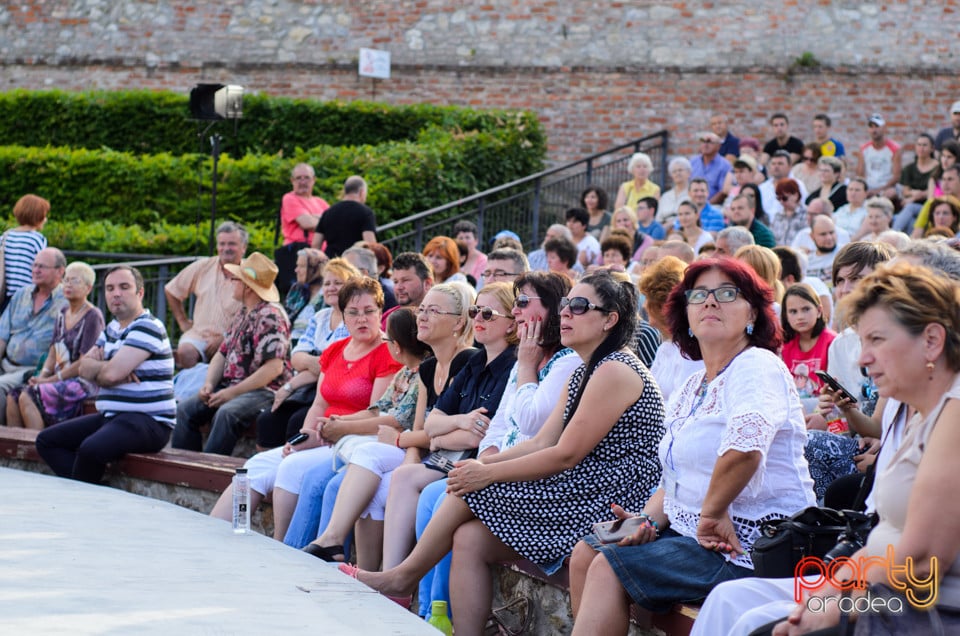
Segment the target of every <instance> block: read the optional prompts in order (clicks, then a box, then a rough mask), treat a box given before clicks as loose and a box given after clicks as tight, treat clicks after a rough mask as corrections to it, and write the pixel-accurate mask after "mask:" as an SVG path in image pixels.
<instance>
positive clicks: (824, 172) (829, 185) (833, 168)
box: [805, 157, 847, 210]
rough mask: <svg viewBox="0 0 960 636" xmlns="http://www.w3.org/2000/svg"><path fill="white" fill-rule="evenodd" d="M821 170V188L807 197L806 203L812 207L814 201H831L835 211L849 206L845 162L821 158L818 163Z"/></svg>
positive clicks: (831, 158)
mask: <svg viewBox="0 0 960 636" xmlns="http://www.w3.org/2000/svg"><path fill="white" fill-rule="evenodd" d="M817 168H818V169H819V170H820V187H819V188H818V189H816V190H814V191H813V192H811V193H810V195H809V196H807V198H806V200H805V203H806V204H807V205H810V202H811V201H813V200H814V199H829V200H830V203H832V204H833V209H834V210H837V209H839V208H840V207H842V206H844V205H846V204H847V186H846V185H844V183H843V179H842V178H841V177H842V175H843V162H842V161H840V160H839V159H837V158H836V157H820V161H818V162H817Z"/></svg>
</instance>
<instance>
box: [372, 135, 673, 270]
mask: <svg viewBox="0 0 960 636" xmlns="http://www.w3.org/2000/svg"><path fill="white" fill-rule="evenodd" d="M667 141H668V138H667V131H665V130H664V131H660V132H658V133H655V134H653V135H648V136H646V137H642V138H640V139H635V140H633V141H630V142H628V143H625V144H622V145H620V146H617V147H615V148H612V149H610V150H606V151H604V152H599V153H596V154H593V155H590V156H589V157H586V158H584V159H581V160H579V161H575V162H573V163H568V164H565V165H563V166H559V167H557V168H553V169H550V170H545V171H543V172H539V173H537V174H535V175H531V176H529V177H525V178H523V179H519V180H517V181H513V182H511V183H507V184H505V185H502V186H499V187H497V188H493V189H491V190H486V191H484V192H480V193H478V194H474V195H472V196H469V197H465V198H463V199H460V200H458V201H454V202H452V203H448V204H446V205H442V206H440V207H437V208H433V209H430V210H427V211H425V212H420V213H419V214H414V215H412V216H409V217H407V218H405V219H398V220H396V221H393V222H391V223H387V224H385V225H382V226H380V227H378V228H377V236H378V237H380V241H381V242H382V243H383V244H384V245H386V246H387V247H389V248H390V251H391V252H393V253H394V254H397V253H399V252H405V251H414V252H420V251H421V250H422V249H423V246H424V245H425V244H426V243H427V241H429V240H430V239H431V238H432V237H434V236H437V235H450V232H451V228H452V226H453V224H454V223H455V222H456V221H459V220H460V219H468V220H470V221H473V222H474V223H476V224H477V227H478V228H479V231H480V236H479V238H480V240H481V245H484V244H489V239H490V238H492V237H493V236H494V235H495V234H496V233H497V232H499V231H500V230H510V231H512V232H515V233H516V234H517V235H519V236H520V239H521V241H522V242H523V244H524V247H525V248H526V249H527V250H532V249H536V248H537V247H539V245H540V243H541V241H542V240H543V237H544V235H545V234H546V231H547V228H548V227H549V226H550V225H551V224H553V223H563V213H564V212H565V211H566V210H567V208H570V207H574V206H577V205H579V200H580V193H581V192H582V191H583V190H584V189H585V188H586V187H587V186H589V185H596V186H600V187H601V188H603V189H604V190H606V192H607V193H608V194H609V195H610V200H611V205H612V203H613V199H614V198H615V197H616V194H617V189H618V188H619V187H620V184H621V183H623V182H624V181H627V180H628V179H630V178H631V177H630V175H629V174H628V173H627V163H628V162H629V161H630V157H631V155H633V153H635V152H645V153H647V154H648V155H649V156H650V159H651V160H652V161H653V172H652V174H651V178H652V179H653V180H654V181H655V182H657V183H659V184H661V185H662V186H663V187H664V188H666V187H667V183H668V182H667Z"/></svg>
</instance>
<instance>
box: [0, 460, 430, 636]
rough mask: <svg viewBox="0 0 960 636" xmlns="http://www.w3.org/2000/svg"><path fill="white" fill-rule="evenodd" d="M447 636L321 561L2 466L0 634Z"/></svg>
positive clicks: (151, 505) (192, 515)
mask: <svg viewBox="0 0 960 636" xmlns="http://www.w3.org/2000/svg"><path fill="white" fill-rule="evenodd" d="M308 633H309V634H311V635H321V636H334V635H340V634H364V635H365V636H380V635H381V634H402V635H408V634H409V635H411V636H415V635H417V634H424V635H427V636H433V635H435V634H437V633H438V632H437V631H436V630H434V629H433V628H432V627H430V626H428V625H427V624H426V623H425V622H424V621H423V620H421V619H420V618H418V617H417V616H415V615H414V614H411V613H409V612H406V611H405V610H403V609H402V608H400V607H399V606H397V605H395V604H394V603H392V602H391V601H389V600H387V599H386V598H384V597H382V596H380V595H379V594H377V593H376V592H373V591H372V590H370V589H369V588H367V587H365V586H364V585H362V584H360V583H358V582H357V581H354V580H352V579H350V578H349V577H347V576H345V575H343V574H341V573H340V572H338V571H337V570H336V568H334V567H331V566H328V565H325V564H323V563H321V562H320V561H318V560H317V559H316V558H314V557H312V556H310V555H307V554H305V553H302V552H300V551H298V550H294V549H292V548H289V547H287V546H285V545H283V544H280V543H278V542H276V541H273V540H272V539H269V538H267V537H264V536H262V535H259V534H251V535H234V534H233V531H232V528H231V527H230V525H229V524H226V523H224V522H222V521H219V520H215V519H211V518H209V517H207V516H204V515H202V514H199V513H196V512H193V511H190V510H186V509H184V508H180V507H179V506H175V505H173V504H169V503H166V502H162V501H157V500H154V499H148V498H145V497H140V496H138V495H132V494H130V493H126V492H123V491H120V490H116V489H113V488H107V487H102V486H91V485H88V484H83V483H79V482H74V481H70V480H66V479H59V478H56V477H50V476H47V475H40V474H36V473H28V472H21V471H18V470H11V469H7V468H0V634H3V635H19V634H24V635H27V634H30V635H34V634H71V635H80V634H111V635H112V634H137V635H141V634H176V635H177V636H186V635H190V634H283V635H290V634H308Z"/></svg>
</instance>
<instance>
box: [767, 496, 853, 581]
mask: <svg viewBox="0 0 960 636" xmlns="http://www.w3.org/2000/svg"><path fill="white" fill-rule="evenodd" d="M846 529H847V521H846V519H845V518H844V516H843V513H841V512H839V511H837V510H833V509H832V508H820V507H817V506H810V507H809V508H806V509H804V510H801V511H800V512H798V513H796V514H795V515H793V516H792V517H788V518H786V519H776V520H773V521H768V522H766V523H764V524H763V525H762V526H761V527H760V533H761V536H760V538H759V539H757V540H756V541H755V542H754V544H753V550H752V551H751V553H750V558H751V560H752V561H753V571H754V574H755V576H759V577H762V578H780V579H782V578H788V577H792V576H793V575H794V569H795V568H796V565H797V563H799V562H800V559H802V558H804V557H808V556H815V557H823V556H825V555H826V554H827V552H829V551H830V550H831V549H832V548H833V547H834V546H835V545H837V539H839V537H840V535H841V534H842V533H843V532H844V531H845V530H846Z"/></svg>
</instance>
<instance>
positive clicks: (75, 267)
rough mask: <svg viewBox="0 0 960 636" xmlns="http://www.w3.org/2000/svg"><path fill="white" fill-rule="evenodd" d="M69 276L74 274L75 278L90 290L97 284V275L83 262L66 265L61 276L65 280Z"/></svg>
mask: <svg viewBox="0 0 960 636" xmlns="http://www.w3.org/2000/svg"><path fill="white" fill-rule="evenodd" d="M71 274H76V276H77V278H79V279H80V280H82V281H83V282H84V283H85V284H86V285H87V287H90V288H92V287H93V286H94V285H96V284H97V273H96V272H95V271H93V268H92V267H90V266H89V265H87V264H86V263H84V262H83V261H74V262H72V263H70V264H69V265H67V268H66V269H65V270H64V271H63V276H64V278H67V277H68V276H70V275H71Z"/></svg>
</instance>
